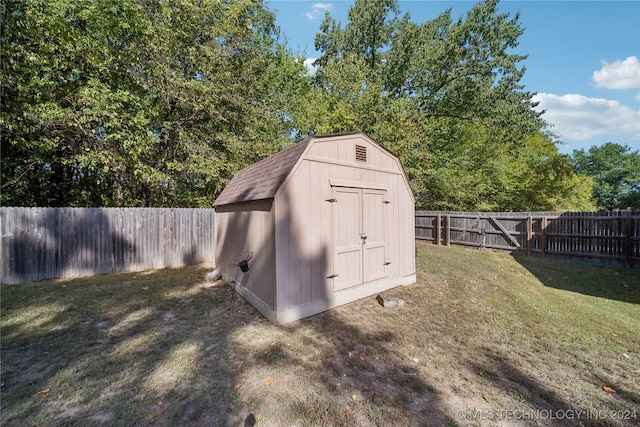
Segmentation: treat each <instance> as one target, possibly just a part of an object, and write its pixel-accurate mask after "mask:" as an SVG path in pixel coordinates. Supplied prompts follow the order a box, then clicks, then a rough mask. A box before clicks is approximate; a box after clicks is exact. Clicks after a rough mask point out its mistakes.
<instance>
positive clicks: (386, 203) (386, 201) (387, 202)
mask: <svg viewBox="0 0 640 427" xmlns="http://www.w3.org/2000/svg"><path fill="white" fill-rule="evenodd" d="M382 203H384V204H385V205H388V204H389V203H391V202H390V201H388V200H385V201H384V202H382Z"/></svg>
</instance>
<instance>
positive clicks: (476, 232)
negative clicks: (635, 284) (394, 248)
mask: <svg viewBox="0 0 640 427" xmlns="http://www.w3.org/2000/svg"><path fill="white" fill-rule="evenodd" d="M416 238H417V239H421V240H428V241H432V242H434V243H435V244H438V245H447V246H449V245H464V246H472V247H476V248H485V249H494V250H501V251H510V252H519V253H522V254H525V255H528V256H542V257H553V258H559V259H567V260H582V261H586V262H591V263H601V264H609V265H618V266H624V267H627V268H640V212H631V211H620V212H566V213H558V212H500V213H498V212H492V213H489V212H437V211H416Z"/></svg>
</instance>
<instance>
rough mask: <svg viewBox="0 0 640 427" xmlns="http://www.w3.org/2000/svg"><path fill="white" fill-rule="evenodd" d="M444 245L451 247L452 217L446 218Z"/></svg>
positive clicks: (447, 216)
mask: <svg viewBox="0 0 640 427" xmlns="http://www.w3.org/2000/svg"><path fill="white" fill-rule="evenodd" d="M444 244H445V245H446V246H451V215H446V216H445V217H444Z"/></svg>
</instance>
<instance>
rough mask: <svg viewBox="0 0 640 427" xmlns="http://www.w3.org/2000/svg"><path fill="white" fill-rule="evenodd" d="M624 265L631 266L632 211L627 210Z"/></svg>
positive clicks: (624, 233)
mask: <svg viewBox="0 0 640 427" xmlns="http://www.w3.org/2000/svg"><path fill="white" fill-rule="evenodd" d="M623 236H624V239H623V241H624V267H625V268H631V254H632V252H633V250H632V248H631V212H625V216H624V232H623Z"/></svg>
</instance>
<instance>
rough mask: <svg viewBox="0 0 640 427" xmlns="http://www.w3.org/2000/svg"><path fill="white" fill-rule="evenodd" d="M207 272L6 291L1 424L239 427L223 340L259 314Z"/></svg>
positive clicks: (229, 349) (231, 366) (229, 352)
mask: <svg viewBox="0 0 640 427" xmlns="http://www.w3.org/2000/svg"><path fill="white" fill-rule="evenodd" d="M207 271H208V270H207V269H205V268H201V267H189V268H185V269H177V270H160V271H154V272H148V273H126V274H114V275H106V276H95V277H92V278H83V279H73V280H64V281H50V282H37V283H30V284H23V285H19V286H5V287H3V288H2V425H3V426H13V425H15V426H17V425H36V424H43V425H65V426H69V425H71V426H73V425H83V426H84V425H94V424H97V425H189V424H192V425H193V424H203V423H204V424H208V425H227V424H240V421H242V419H244V417H245V416H246V415H247V413H246V412H244V413H243V410H242V407H241V403H240V402H239V401H238V395H237V392H236V389H235V388H234V386H233V385H234V383H235V381H236V377H237V375H238V373H239V372H241V370H242V367H241V366H239V365H238V364H236V363H234V361H233V354H234V352H235V349H234V347H233V344H232V342H230V340H229V336H230V335H231V334H233V333H234V331H235V330H237V329H238V328H240V327H242V326H244V325H246V324H248V323H250V322H252V321H253V320H255V318H256V317H255V316H256V315H255V313H254V312H253V310H252V309H250V308H249V307H247V306H246V305H239V304H236V305H235V309H233V308H232V307H233V305H232V304H231V302H232V301H233V298H234V295H233V293H232V290H231V289H230V288H229V287H227V286H220V287H212V286H207V284H206V283H205V282H204V281H203V280H204V277H205V275H206V273H207ZM209 285H211V284H209ZM232 309H233V310H234V312H233V313H232V312H231V310H232Z"/></svg>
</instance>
